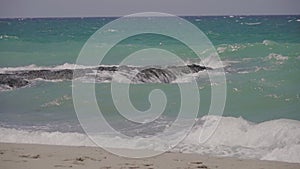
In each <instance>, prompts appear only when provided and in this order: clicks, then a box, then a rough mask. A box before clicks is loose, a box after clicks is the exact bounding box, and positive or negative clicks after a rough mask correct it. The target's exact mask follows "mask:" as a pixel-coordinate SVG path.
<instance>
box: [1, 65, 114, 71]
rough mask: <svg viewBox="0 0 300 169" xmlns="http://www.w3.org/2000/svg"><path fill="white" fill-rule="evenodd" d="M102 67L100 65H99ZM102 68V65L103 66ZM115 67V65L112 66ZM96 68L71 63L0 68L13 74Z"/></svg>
mask: <svg viewBox="0 0 300 169" xmlns="http://www.w3.org/2000/svg"><path fill="white" fill-rule="evenodd" d="M99 66H100V65H99ZM101 66H102V65H101ZM111 66H113V65H111ZM95 67H96V66H84V65H76V64H70V63H64V64H62V65H57V66H37V65H35V64H31V65H28V66H19V67H2V68H0V73H5V72H13V71H22V70H25V71H26V70H27V71H28V70H62V69H75V68H76V69H87V68H95Z"/></svg>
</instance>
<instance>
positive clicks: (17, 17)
mask: <svg viewBox="0 0 300 169" xmlns="http://www.w3.org/2000/svg"><path fill="white" fill-rule="evenodd" d="M124 16H128V15H108V16H36V17H30V16H24V17H19V16H16V17H2V16H0V19H57V18H65V19H68V18H70V19H71V18H120V17H124ZM174 16H177V17H232V16H233V17H245V16H300V13H299V14H237V15H230V14H224V15H223V14H221V15H219V14H216V15H210V14H208V15H174ZM140 17H147V16H140ZM151 17H161V16H151Z"/></svg>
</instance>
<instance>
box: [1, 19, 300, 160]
mask: <svg viewBox="0 0 300 169" xmlns="http://www.w3.org/2000/svg"><path fill="white" fill-rule="evenodd" d="M183 18H184V19H186V20H188V21H189V22H191V23H193V24H194V25H195V26H197V27H198V28H199V29H200V30H202V31H203V32H204V34H205V35H206V36H207V37H208V39H209V40H210V41H211V43H212V44H213V45H214V48H215V49H216V51H217V53H218V55H219V57H220V59H221V60H222V62H223V65H224V67H223V69H224V71H225V75H226V83H227V96H226V104H225V108H224V112H223V118H222V119H221V122H220V124H219V126H218V128H217V130H216V132H215V134H214V135H213V136H212V137H211V138H210V139H209V140H207V142H205V143H203V144H200V143H199V139H198V138H199V135H200V133H201V131H202V129H203V127H205V126H203V121H207V122H208V123H209V122H213V121H215V120H216V118H217V117H215V116H207V112H208V109H209V106H210V99H211V96H210V92H211V85H212V84H210V83H209V80H207V76H205V73H204V74H203V73H201V72H202V70H203V71H204V72H205V71H206V70H205V69H206V67H201V66H198V67H190V68H192V72H188V73H182V70H181V69H180V70H178V69H179V68H177V67H176V68H173V67H164V71H163V72H162V71H161V70H162V69H159V68H152V69H151V68H150V69H151V74H150V76H151V77H149V76H148V75H147V74H140V76H139V77H138V78H137V79H135V81H134V83H133V84H131V85H130V89H131V92H132V93H131V94H132V97H131V98H130V99H131V102H132V103H133V105H134V106H135V107H136V108H137V109H139V110H141V111H145V110H147V109H148V108H149V107H150V106H151V105H150V103H149V101H148V95H149V93H150V92H151V90H153V89H161V90H163V91H166V94H167V95H166V99H167V101H168V104H167V105H166V107H165V111H164V114H163V116H162V117H160V120H159V121H157V122H156V123H154V124H151V125H146V126H133V127H128V126H127V127H128V128H126V127H124V126H126V124H127V123H125V122H124V120H123V118H121V117H120V116H118V115H116V113H115V112H116V111H117V109H116V108H115V107H114V103H113V102H112V101H111V94H110V89H111V77H112V76H113V74H114V73H115V72H117V71H122V70H123V69H124V71H123V72H122V73H123V77H120V78H124V77H128V76H130V73H131V71H132V70H133V71H141V70H140V69H139V68H137V67H134V66H132V67H130V66H128V67H125V68H124V67H122V68H121V69H122V70H120V69H119V67H118V65H119V64H120V60H122V58H123V57H124V55H125V54H128V53H130V52H133V51H136V50H139V49H144V48H149V47H153V46H159V45H161V44H170V45H168V46H167V47H166V48H167V49H169V50H170V51H172V50H173V52H174V51H175V53H176V54H178V55H180V57H181V58H183V60H184V62H185V63H186V64H187V65H200V60H199V59H198V58H196V57H195V56H194V55H193V54H191V52H190V51H189V50H185V48H184V47H182V46H180V45H179V44H177V43H176V42H174V41H173V39H172V38H168V37H162V36H156V35H154V34H145V35H143V36H135V37H132V38H129V39H127V40H126V41H124V42H122V43H123V44H122V43H121V44H120V45H119V46H118V48H117V49H116V50H115V52H114V53H113V54H111V55H110V57H106V58H105V59H104V60H103V63H102V65H100V67H97V68H90V67H88V66H83V65H76V59H77V57H78V55H79V53H80V51H81V48H82V47H83V45H84V44H85V42H86V41H87V40H88V39H89V37H90V36H91V35H93V33H95V31H97V30H98V29H100V28H101V27H103V26H104V25H105V24H107V23H109V22H111V21H114V20H115V19H117V18H113V17H99V18H32V19H31V18H24V19H23V18H20V19H0V80H1V82H0V142H17V143H40V144H55V145H94V144H93V143H92V142H91V141H90V140H89V139H88V137H87V136H86V135H85V134H84V130H83V129H82V127H81V125H80V123H79V121H78V119H77V115H76V113H75V110H74V105H73V99H72V81H71V80H72V71H69V70H72V69H74V68H75V67H76V66H77V67H80V66H81V68H82V70H89V71H93V70H94V69H97V70H98V71H100V75H98V77H96V78H97V80H96V84H95V91H96V93H97V96H96V97H97V101H98V102H99V107H100V108H101V110H102V113H104V114H105V116H106V117H107V119H108V121H109V123H110V124H111V125H112V126H114V127H116V128H117V129H120V131H122V132H123V133H125V134H126V135H128V136H130V137H131V139H129V140H128V139H127V140H122V139H121V138H118V137H109V136H108V137H107V138H105V141H106V142H107V143H109V145H110V147H113V148H131V149H154V150H159V149H160V148H161V147H159V146H158V147H155V145H154V144H153V142H155V141H157V140H159V138H158V137H157V138H153V140H151V142H149V143H141V142H140V139H139V137H143V135H141V133H144V134H145V135H146V136H148V135H151V134H152V133H153V132H154V131H155V132H160V131H161V127H163V126H166V125H169V123H170V122H172V119H173V118H174V117H176V112H178V109H179V108H180V104H178V103H180V101H181V100H180V93H179V92H178V87H177V84H178V83H189V80H188V79H189V78H191V77H193V78H195V79H196V80H197V83H198V86H199V88H198V89H199V93H200V95H201V106H200V109H199V112H198V115H197V118H196V119H195V121H196V123H195V125H194V127H193V128H192V130H191V131H190V132H189V134H188V136H187V137H186V138H185V139H184V140H183V141H181V142H180V143H179V144H178V145H177V146H176V147H175V148H174V149H172V150H171V151H179V152H183V153H199V154H206V155H213V156H225V157H239V158H254V159H262V160H276V161H287V162H297V163H300V121H299V120H300V113H299V109H300V85H299V84H300V78H299V74H300V66H299V64H300V16H186V17H183ZM107 31H108V32H111V33H112V34H113V33H114V32H116V31H122V30H114V29H111V30H107ZM162 59H163V58H162ZM193 70H195V71H194V72H193ZM196 70H197V71H196ZM199 70H200V71H199ZM53 71H56V73H55V74H53ZM153 71H154V72H153ZM176 71H177V72H178V71H181V72H180V73H174V72H176ZM184 71H185V70H184ZM198 71H199V72H198ZM208 71H210V70H208ZM88 73H89V72H85V74H84V75H83V77H82V78H83V79H84V80H87V81H89V78H90V77H89V75H88ZM98 73H99V72H98ZM144 73H145V72H144ZM124 74H125V75H124ZM146 75H147V76H146ZM202 76H204V77H202ZM94 78H95V77H94ZM120 81H122V79H120ZM86 83H89V82H86ZM120 83H122V82H120ZM170 119H171V120H170ZM206 127H207V126H206ZM208 128H209V126H208ZM155 132H154V133H155ZM156 139H157V140H156ZM120 142H121V143H122V144H120Z"/></svg>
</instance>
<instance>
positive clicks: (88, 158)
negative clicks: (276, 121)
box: [0, 143, 300, 169]
mask: <svg viewBox="0 0 300 169" xmlns="http://www.w3.org/2000/svg"><path fill="white" fill-rule="evenodd" d="M0 168H3V169H6V168H9V169H17V168H23V169H27V168H28V169H29V168H30V169H40V168H44V169H50V168H58V169H59V168H88V169H93V168H95V169H96V168H97V169H99V168H100V169H105V168H111V169H114V168H124V169H126V168H128V169H135V168H136V169H139V168H141V169H143V168H145V169H151V168H163V169H168V168H170V169H175V168H178V169H181V168H182V169H185V168H210V169H213V168H218V169H220V168H221V169H241V168H243V169H260V168H263V169H275V168H276V169H281V168H282V169H298V168H300V163H286V162H278V161H263V160H253V159H238V158H231V157H210V156H205V155H199V154H184V153H173V152H166V153H164V154H161V155H158V156H155V157H149V158H142V159H130V158H125V157H119V156H117V155H114V154H111V153H109V152H107V151H105V150H104V149H102V148H99V147H83V146H60V145H43V144H19V143H0Z"/></svg>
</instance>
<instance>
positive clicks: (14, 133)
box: [0, 116, 300, 163]
mask: <svg viewBox="0 0 300 169" xmlns="http://www.w3.org/2000/svg"><path fill="white" fill-rule="evenodd" d="M218 118H219V117H217V116H204V117H202V118H200V119H198V120H197V123H196V125H195V127H194V128H193V129H192V131H191V132H190V134H189V135H188V136H187V137H186V138H185V139H184V140H183V141H182V142H181V143H180V144H179V145H177V146H176V147H175V148H174V149H173V151H175V152H183V153H199V154H206V155H213V156H226V157H239V158H254V159H261V160H275V161H285V162H295V163H300V121H296V120H288V119H278V120H271V121H266V122H262V123H258V124H255V123H251V122H249V121H246V120H244V119H242V118H234V117H223V118H222V119H221V122H220V124H219V126H218V128H217V130H216V131H215V133H214V134H213V135H212V136H211V137H210V138H209V139H208V140H207V141H206V142H204V143H203V144H200V143H199V137H200V133H201V132H204V134H205V132H209V131H210V130H212V127H213V125H209V124H212V123H214V122H215V121H216V120H217V119H218ZM204 122H206V125H205V128H203V127H204V126H203V124H204ZM202 134H203V133H202ZM102 137H103V136H102ZM102 137H101V138H102ZM0 141H1V142H10V143H37V144H53V145H74V146H95V145H94V143H92V142H91V141H90V140H89V138H88V137H87V136H86V135H85V134H81V133H62V132H45V131H40V130H39V131H28V130H19V129H12V128H3V127H2V128H0ZM103 141H104V142H106V143H109V145H110V147H113V148H129V149H151V150H161V149H165V147H158V146H157V145H155V143H158V142H160V141H161V140H159V137H155V136H154V137H153V138H152V139H151V141H149V142H147V143H145V142H141V139H140V138H139V137H138V136H135V137H132V138H131V139H129V140H128V139H126V140H125V139H122V138H119V137H110V136H109V135H107V136H105V137H103ZM120 143H121V144H120Z"/></svg>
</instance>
